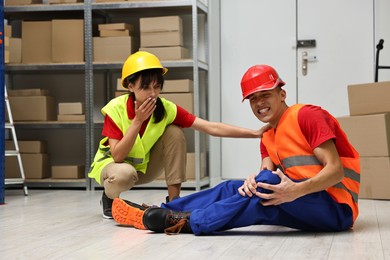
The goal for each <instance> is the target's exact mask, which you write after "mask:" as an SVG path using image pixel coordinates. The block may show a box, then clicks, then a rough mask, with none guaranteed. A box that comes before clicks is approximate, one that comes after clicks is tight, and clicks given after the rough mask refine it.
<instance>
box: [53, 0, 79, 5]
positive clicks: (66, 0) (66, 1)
mask: <svg viewBox="0 0 390 260" xmlns="http://www.w3.org/2000/svg"><path fill="white" fill-rule="evenodd" d="M83 2H84V0H48V4H72V3H83Z"/></svg>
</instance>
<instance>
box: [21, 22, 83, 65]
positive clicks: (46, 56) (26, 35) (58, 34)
mask: <svg viewBox="0 0 390 260" xmlns="http://www.w3.org/2000/svg"><path fill="white" fill-rule="evenodd" d="M22 62H23V63H25V64H31V63H52V62H53V63H77V62H84V21H83V20H81V19H79V20H70V19H69V20H51V21H23V22H22Z"/></svg>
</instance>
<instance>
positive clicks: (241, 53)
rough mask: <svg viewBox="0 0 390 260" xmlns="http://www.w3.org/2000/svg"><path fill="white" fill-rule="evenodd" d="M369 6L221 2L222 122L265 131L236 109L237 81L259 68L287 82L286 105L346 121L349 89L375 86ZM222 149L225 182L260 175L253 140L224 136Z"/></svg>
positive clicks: (320, 0) (305, 0)
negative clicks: (264, 67) (311, 106)
mask: <svg viewBox="0 0 390 260" xmlns="http://www.w3.org/2000/svg"><path fill="white" fill-rule="evenodd" d="M373 6H374V5H373V0H296V1H289V0H278V1H267V0H261V1H259V0H251V1H249V0H246V1H239V2H237V1H221V57H222V58H221V59H222V60H221V64H222V65H221V66H222V67H221V82H222V90H221V92H222V94H221V95H222V96H221V109H222V112H221V114H222V121H223V122H225V123H231V124H235V125H240V126H244V127H248V128H258V127H261V126H262V125H263V124H262V123H261V122H259V121H258V120H257V119H256V118H255V117H254V115H253V114H252V111H251V110H250V107H249V104H248V103H247V102H244V103H243V104H241V92H240V80H241V76H242V75H243V74H244V72H245V71H246V70H247V69H248V68H249V67H250V66H252V65H254V64H261V63H264V64H269V65H272V66H274V67H275V68H276V69H277V70H278V72H279V74H280V76H281V77H282V79H283V80H284V81H286V83H287V84H286V86H285V89H286V91H287V103H288V104H289V105H292V104H295V103H311V104H316V105H319V106H322V107H324V108H325V109H327V110H328V111H329V112H331V113H332V114H334V115H335V116H341V115H348V113H349V110H348V96H347V85H348V84H353V83H364V82H372V81H373V72H374V70H373V66H374V32H373V28H374V26H373V20H374V19H373V15H374V10H373V8H374V7H373ZM311 40H314V41H315V46H313V42H314V41H311ZM310 43H311V44H310ZM300 45H302V46H300ZM305 62H307V64H306V71H304V70H303V67H304V66H303V65H305V64H304V63H305ZM304 74H305V75H304ZM221 149H222V162H221V168H222V174H221V175H222V178H223V179H231V178H233V179H237V178H246V177H247V176H248V175H249V174H251V173H255V172H257V171H258V170H259V167H260V159H261V158H260V153H259V141H258V140H254V139H226V138H224V139H222V148H221Z"/></svg>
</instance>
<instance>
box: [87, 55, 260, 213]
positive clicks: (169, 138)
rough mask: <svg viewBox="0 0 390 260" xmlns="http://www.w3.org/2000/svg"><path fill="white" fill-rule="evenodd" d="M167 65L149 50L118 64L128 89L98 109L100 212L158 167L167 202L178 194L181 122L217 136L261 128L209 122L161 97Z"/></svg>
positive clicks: (255, 133) (94, 169) (182, 166)
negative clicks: (101, 122) (100, 128)
mask: <svg viewBox="0 0 390 260" xmlns="http://www.w3.org/2000/svg"><path fill="white" fill-rule="evenodd" d="M167 71H168V69H167V68H164V67H163V66H162V65H161V63H160V60H159V59H158V58H157V57H156V56H155V55H153V54H151V53H149V52H145V51H139V52H136V53H134V54H132V55H130V56H129V57H128V58H127V60H126V61H125V63H124V65H123V67H122V86H123V87H124V88H125V89H128V90H129V92H130V93H129V94H125V95H122V96H119V97H116V98H114V99H112V100H111V101H110V102H109V103H108V104H107V105H105V106H104V107H103V108H102V110H101V111H102V114H103V115H104V116H105V119H104V126H103V131H102V135H103V139H102V140H101V141H100V143H99V148H98V150H97V152H96V155H95V158H94V161H93V163H92V165H91V169H90V172H89V177H90V178H93V179H95V180H96V181H97V182H98V183H99V184H100V185H102V186H103V187H104V192H103V196H102V201H101V203H102V206H103V217H104V218H112V210H111V208H112V202H113V199H114V198H119V196H120V193H121V192H123V191H126V190H129V189H131V188H132V187H133V186H134V185H137V184H144V183H148V182H151V181H153V180H154V179H156V178H157V177H158V176H159V175H160V174H161V173H162V172H163V171H165V179H166V183H167V186H168V196H167V198H166V200H167V202H168V201H170V200H172V199H174V198H177V197H179V196H180V189H181V183H182V182H185V181H186V172H185V170H186V153H187V151H186V140H185V137H184V134H183V131H182V128H193V129H195V130H198V131H202V132H204V133H207V134H210V135H213V136H220V137H241V138H259V137H260V136H261V133H262V130H261V129H259V130H250V129H245V128H240V127H236V126H232V125H227V124H223V123H219V122H209V121H207V120H203V119H201V118H199V117H196V116H194V115H193V114H191V113H189V112H187V111H186V110H185V109H183V108H181V107H180V106H177V105H176V104H174V103H172V102H171V101H169V100H166V99H164V98H160V97H159V95H160V92H161V90H162V88H163V85H164V74H165V73H167ZM126 202H127V203H129V204H131V205H133V206H137V207H139V205H136V204H134V203H132V202H130V201H126Z"/></svg>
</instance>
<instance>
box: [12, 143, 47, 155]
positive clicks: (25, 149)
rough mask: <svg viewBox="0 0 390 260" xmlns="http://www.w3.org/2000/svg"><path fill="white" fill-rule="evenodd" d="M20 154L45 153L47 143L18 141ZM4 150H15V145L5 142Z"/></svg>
mask: <svg viewBox="0 0 390 260" xmlns="http://www.w3.org/2000/svg"><path fill="white" fill-rule="evenodd" d="M18 146H19V152H20V153H46V152H47V143H46V142H45V141H40V140H18ZM5 149H6V150H8V151H14V150H15V144H14V141H12V140H7V141H5Z"/></svg>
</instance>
